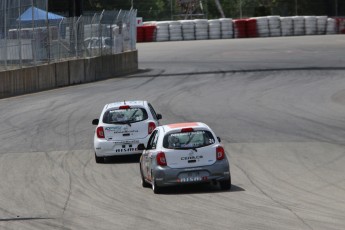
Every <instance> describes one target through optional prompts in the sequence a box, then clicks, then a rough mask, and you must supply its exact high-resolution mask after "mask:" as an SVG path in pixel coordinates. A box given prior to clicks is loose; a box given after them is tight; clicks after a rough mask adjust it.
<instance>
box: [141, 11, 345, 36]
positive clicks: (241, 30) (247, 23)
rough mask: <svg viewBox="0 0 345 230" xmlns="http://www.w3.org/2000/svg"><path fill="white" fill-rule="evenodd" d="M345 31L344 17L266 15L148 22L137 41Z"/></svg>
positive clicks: (318, 33)
mask: <svg viewBox="0 0 345 230" xmlns="http://www.w3.org/2000/svg"><path fill="white" fill-rule="evenodd" d="M323 34H345V18H344V17H335V18H329V17H327V16H293V17H280V16H267V17H253V18H247V19H231V18H221V19H212V20H207V19H194V20H179V21H151V22H145V23H144V25H143V26H139V27H138V28H137V41H138V42H153V41H157V42H162V41H182V40H205V39H231V38H253V37H279V36H302V35H323Z"/></svg>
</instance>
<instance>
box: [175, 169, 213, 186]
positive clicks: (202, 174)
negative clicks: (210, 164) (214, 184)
mask: <svg viewBox="0 0 345 230" xmlns="http://www.w3.org/2000/svg"><path fill="white" fill-rule="evenodd" d="M208 176H209V173H208V172H206V171H195V172H183V173H180V174H179V175H178V178H177V182H179V183H188V182H201V181H207V180H208Z"/></svg>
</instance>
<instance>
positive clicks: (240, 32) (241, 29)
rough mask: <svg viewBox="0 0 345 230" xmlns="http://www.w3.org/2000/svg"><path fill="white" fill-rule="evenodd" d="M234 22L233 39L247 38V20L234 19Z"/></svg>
mask: <svg viewBox="0 0 345 230" xmlns="http://www.w3.org/2000/svg"><path fill="white" fill-rule="evenodd" d="M233 22H234V37H235V38H246V37H247V25H246V24H247V20H246V19H235V20H233Z"/></svg>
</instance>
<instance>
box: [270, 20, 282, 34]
mask: <svg viewBox="0 0 345 230" xmlns="http://www.w3.org/2000/svg"><path fill="white" fill-rule="evenodd" d="M267 19H268V29H269V32H270V37H280V36H281V23H280V16H268V17H267Z"/></svg>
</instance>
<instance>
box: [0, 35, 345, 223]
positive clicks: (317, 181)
mask: <svg viewBox="0 0 345 230" xmlns="http://www.w3.org/2000/svg"><path fill="white" fill-rule="evenodd" d="M137 47H138V50H139V67H140V69H141V71H140V73H138V74H136V75H133V76H128V77H122V78H114V79H110V80H106V81H100V82H96V83H91V84H84V85H77V86H72V87H67V88H60V89H56V90H51V91H45V92H41V93H36V94H29V95H25V96H19V97H13V98H7V99H2V100H0V117H1V120H0V137H1V138H0V141H1V142H0V146H1V148H0V181H1V187H0V229H2V230H9V229H11V230H31V229H32V230H48V229H49V230H50V229H59V230H62V229H63V230H70V229H71V230H79V229H80V230H85V229H92V230H94V229H97V230H110V229H141V230H148V229H150V230H152V229H169V230H170V229H205V230H206V229H236V230H238V229H255V230H260V229H262V230H270V229H274V230H275V229H279V230H287V229H291V230H296V229H298V230H300V229H301V230H304V229H306V230H317V229H319V230H325V229H327V230H340V229H345V55H344V54H345V36H344V35H333V36H305V37H281V38H261V39H233V40H205V41H186V42H162V43H142V44H138V45H137ZM124 99H125V100H131V99H145V100H148V101H150V102H151V103H152V104H153V106H154V107H155V109H156V110H157V112H159V113H162V114H163V120H162V123H164V124H166V123H171V122H180V121H202V122H205V123H207V124H209V125H210V126H211V128H213V130H214V131H215V132H216V133H217V134H218V135H219V136H220V137H221V138H222V140H223V144H224V145H225V148H226V151H227V154H228V156H229V158H230V161H231V174H232V183H233V185H232V190H231V191H225V192H224V191H220V189H219V188H218V187H217V186H216V185H201V186H192V187H186V188H171V189H169V190H167V191H166V192H165V193H164V194H160V195H154V194H153V192H152V190H151V189H148V188H142V187H141V185H140V177H139V166H138V157H125V158H122V157H121V158H115V159H111V160H110V161H109V162H108V163H106V164H96V163H95V160H94V153H93V151H92V138H93V133H94V128H95V127H94V126H92V125H91V121H92V119H93V118H98V116H99V114H100V112H101V109H102V107H103V105H104V104H105V103H108V102H112V101H118V100H124Z"/></svg>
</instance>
